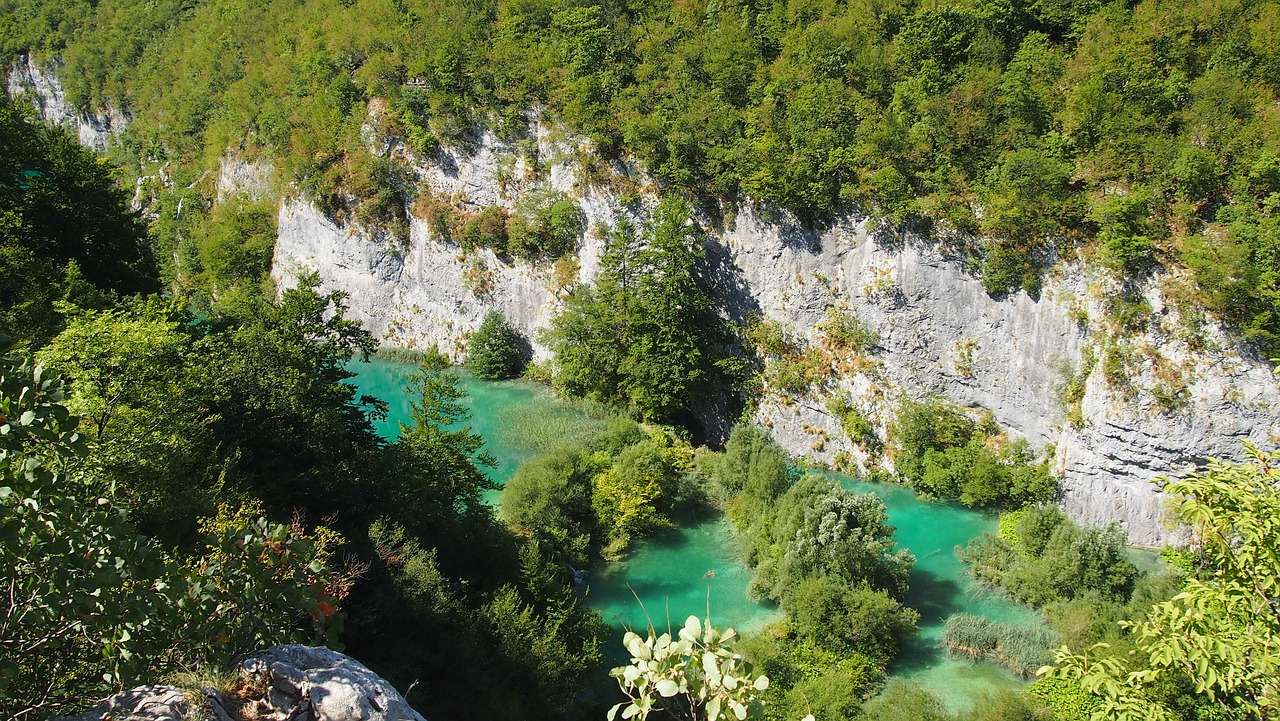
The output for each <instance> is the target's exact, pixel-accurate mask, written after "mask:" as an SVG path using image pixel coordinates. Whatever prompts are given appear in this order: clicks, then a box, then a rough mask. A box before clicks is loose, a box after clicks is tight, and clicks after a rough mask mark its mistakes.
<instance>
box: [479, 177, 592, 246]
mask: <svg viewBox="0 0 1280 721" xmlns="http://www.w3.org/2000/svg"><path fill="white" fill-rule="evenodd" d="M584 222H585V218H584V216H583V214H582V210H581V209H580V208H579V207H578V203H577V202H576V201H575V200H574V199H573V198H570V197H569V196H567V195H564V194H563V193H556V192H554V191H547V192H534V193H531V194H529V195H528V196H527V197H525V198H524V199H523V200H522V201H521V202H520V205H519V206H517V207H516V212H515V213H514V214H513V215H512V216H511V218H510V220H508V222H507V250H508V252H510V253H511V255H513V256H515V257H517V258H525V259H534V258H551V259H554V258H559V257H561V256H564V255H568V254H570V253H572V252H573V251H574V250H575V249H576V248H577V247H578V241H579V239H580V238H581V235H582V230H583V224H584ZM477 232H478V231H477Z"/></svg>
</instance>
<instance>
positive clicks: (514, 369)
mask: <svg viewBox="0 0 1280 721" xmlns="http://www.w3.org/2000/svg"><path fill="white" fill-rule="evenodd" d="M528 362H529V343H528V341H526V340H525V339H524V338H522V337H521V336H520V334H519V333H517V332H516V330H515V329H514V328H512V327H511V326H510V325H509V324H508V323H507V321H506V319H505V318H503V317H502V314H501V313H499V312H497V311H493V310H491V311H489V313H488V314H487V315H485V317H484V322H482V323H481V324H480V327H479V328H477V329H476V332H475V333H473V334H472V336H471V340H470V343H469V344H468V346H467V360H466V363H465V364H464V365H465V366H466V369H467V371H468V372H470V373H471V374H472V375H474V376H476V377H477V378H486V379H490V380H494V379H500V378H515V377H517V376H519V375H520V374H521V373H522V372H524V367H525V364H526V363H528Z"/></svg>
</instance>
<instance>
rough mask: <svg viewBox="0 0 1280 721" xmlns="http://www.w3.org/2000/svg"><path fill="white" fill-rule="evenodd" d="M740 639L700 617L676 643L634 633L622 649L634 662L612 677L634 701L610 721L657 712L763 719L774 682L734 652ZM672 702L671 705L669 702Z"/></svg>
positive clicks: (615, 711) (617, 708) (613, 713)
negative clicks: (761, 701) (761, 706)
mask: <svg viewBox="0 0 1280 721" xmlns="http://www.w3.org/2000/svg"><path fill="white" fill-rule="evenodd" d="M736 638H737V633H736V632H735V631H734V630H733V629H732V628H730V629H727V630H725V631H724V632H723V633H721V632H720V631H719V630H718V629H716V628H715V627H713V626H712V625H711V621H709V620H708V621H706V622H705V624H704V623H703V622H702V621H700V620H699V619H698V617H697V616H690V617H689V618H688V619H687V620H685V623H684V626H682V627H681V628H680V631H679V632H678V633H677V636H676V638H674V639H673V638H672V637H671V635H670V634H669V633H664V634H662V635H661V636H657V635H656V632H655V631H654V630H653V629H652V628H650V629H649V633H648V635H647V636H645V637H641V636H639V635H638V634H636V633H634V632H632V631H628V632H627V633H626V635H625V636H623V639H622V643H623V645H624V646H626V648H627V651H628V653H630V654H631V662H630V663H629V664H628V665H626V666H619V667H617V668H614V669H613V670H611V671H610V672H609V675H610V676H612V677H613V678H615V679H617V680H618V687H619V688H620V689H622V692H623V693H624V694H626V695H627V698H628V699H629V701H624V702H622V703H619V704H616V705H614V706H613V707H612V708H610V709H609V714H608V718H609V721H614V719H615V718H616V717H617V715H618V712H619V711H622V718H632V717H638V718H640V719H646V718H648V717H649V714H650V713H652V712H655V711H657V712H666V713H668V714H671V715H673V716H675V717H677V718H688V719H690V720H691V721H696V720H697V719H699V718H705V719H707V721H716V720H717V719H719V718H720V717H721V716H724V715H728V714H730V713H732V714H733V716H734V718H736V719H738V721H743V719H746V718H747V717H748V716H749V715H753V716H757V717H758V706H756V699H757V697H758V695H759V693H760V692H762V691H765V690H766V689H768V688H769V677H768V676H756V675H755V674H753V673H752V671H751V667H750V666H749V665H748V664H747V663H746V661H745V659H743V657H742V656H741V655H739V654H737V653H735V652H734V651H733V641H734V640H735V639H736ZM668 699H670V700H668Z"/></svg>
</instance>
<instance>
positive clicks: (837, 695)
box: [739, 621, 884, 721]
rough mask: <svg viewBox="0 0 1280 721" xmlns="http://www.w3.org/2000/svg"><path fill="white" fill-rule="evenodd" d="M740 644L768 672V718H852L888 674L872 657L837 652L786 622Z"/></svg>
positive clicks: (747, 638) (825, 720) (749, 656)
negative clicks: (809, 716)
mask: <svg viewBox="0 0 1280 721" xmlns="http://www.w3.org/2000/svg"><path fill="white" fill-rule="evenodd" d="M739 648H740V649H742V653H743V655H745V656H746V657H747V658H748V659H749V660H750V661H751V663H752V664H753V665H754V666H755V667H756V668H758V669H760V670H761V671H763V672H765V674H766V675H768V676H769V681H770V683H769V689H768V691H766V692H765V694H764V703H765V714H766V717H767V718H769V719H788V720H791V721H794V719H800V718H804V717H805V716H808V715H812V716H815V717H816V718H817V719H821V720H822V721H828V719H845V718H849V717H852V716H854V715H855V714H857V712H858V710H859V709H860V708H861V707H862V700H863V698H864V697H865V696H866V695H867V694H868V693H870V692H871V690H872V689H873V688H874V687H875V685H876V684H877V683H878V682H879V680H880V678H881V677H882V676H883V674H884V669H883V666H882V665H880V664H879V663H877V662H876V661H874V660H872V659H871V658H869V657H868V656H867V655H865V654H863V653H860V652H857V651H854V652H852V653H835V652H832V651H830V650H828V649H826V648H824V647H822V646H820V645H818V644H817V643H815V642H814V641H813V639H812V638H810V637H804V636H800V635H799V634H798V633H797V632H796V630H795V627H794V626H793V625H792V624H791V623H789V622H787V621H780V622H777V623H774V624H772V625H770V626H767V627H765V628H764V629H762V630H760V631H759V632H757V633H755V634H753V635H750V636H747V637H746V638H744V639H743V642H742V644H741V645H740V646H739Z"/></svg>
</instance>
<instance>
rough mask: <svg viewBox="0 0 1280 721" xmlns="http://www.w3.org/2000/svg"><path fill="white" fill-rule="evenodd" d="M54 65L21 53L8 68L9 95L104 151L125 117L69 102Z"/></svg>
mask: <svg viewBox="0 0 1280 721" xmlns="http://www.w3.org/2000/svg"><path fill="white" fill-rule="evenodd" d="M57 69H58V65H57V64H56V63H55V64H53V65H47V66H42V65H38V64H36V62H35V61H33V60H32V59H31V57H29V56H26V55H24V56H22V57H20V58H19V59H18V62H16V63H15V64H14V66H13V67H12V68H11V69H10V70H9V77H8V83H7V88H8V91H9V97H10V98H14V99H26V100H28V101H29V102H30V103H31V104H32V105H33V106H34V107H35V108H36V110H38V111H39V112H40V116H41V117H42V118H44V119H45V120H46V121H48V122H50V123H53V124H54V125H61V126H63V127H65V128H66V129H67V130H70V131H71V132H72V134H74V135H75V136H76V137H77V138H78V139H79V140H80V144H81V145H83V146H84V147H86V148H89V149H91V150H96V151H98V152H103V151H105V150H106V149H107V148H108V147H110V145H111V140H112V138H114V137H115V136H116V135H118V134H120V133H122V132H124V128H125V125H127V124H128V122H129V120H128V118H127V117H125V115H124V113H122V112H120V111H119V110H117V109H113V108H108V109H107V110H105V111H102V112H92V113H89V112H84V111H82V110H80V109H79V108H77V107H75V106H74V105H72V104H71V103H69V102H68V101H67V94H66V92H65V91H64V90H63V89H62V83H60V82H58V78H57V76H56V75H55V72H56V71H57Z"/></svg>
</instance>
